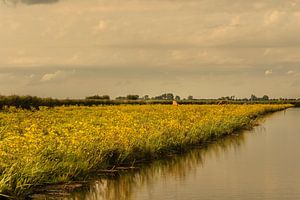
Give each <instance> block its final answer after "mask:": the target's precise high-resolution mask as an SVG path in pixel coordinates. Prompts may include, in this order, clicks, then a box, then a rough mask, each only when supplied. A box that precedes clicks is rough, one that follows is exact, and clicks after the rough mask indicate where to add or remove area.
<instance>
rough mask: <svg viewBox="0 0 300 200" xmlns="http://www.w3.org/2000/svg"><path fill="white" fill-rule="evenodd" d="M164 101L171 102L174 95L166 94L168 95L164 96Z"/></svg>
mask: <svg viewBox="0 0 300 200" xmlns="http://www.w3.org/2000/svg"><path fill="white" fill-rule="evenodd" d="M166 99H167V100H173V99H174V95H173V94H172V93H168V94H166Z"/></svg>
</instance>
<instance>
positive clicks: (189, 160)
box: [60, 108, 300, 200]
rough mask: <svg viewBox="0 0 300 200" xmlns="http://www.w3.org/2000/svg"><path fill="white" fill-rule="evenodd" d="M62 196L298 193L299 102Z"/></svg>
mask: <svg viewBox="0 0 300 200" xmlns="http://www.w3.org/2000/svg"><path fill="white" fill-rule="evenodd" d="M60 199H61V198H60ZM62 199H66V200H71V199H72V200H73V199H74V200H183V199H184V200H201V199H203V200H215V199H223V200H233V199H243V200H248V199H249V200H250V199H251V200H253V199H254V200H255V199H270V200H271V199H272V200H277V199H278V200H283V199H285V200H286V199H291V200H294V199H300V108H292V109H288V110H286V111H282V112H277V113H275V114H272V115H270V116H267V117H266V118H264V119H263V120H262V121H261V122H260V125H259V126H256V127H255V128H253V129H252V130H249V131H244V132H243V133H241V134H239V135H234V136H230V137H228V138H226V139H223V140H221V141H218V142H215V143H213V144H210V145H208V146H207V147H205V148H201V149H200V148H199V149H193V150H191V151H189V152H187V153H186V154H184V155H176V156H173V157H171V158H170V159H166V160H159V161H155V162H153V163H151V164H149V165H148V166H144V167H142V168H141V170H139V171H137V172H130V173H124V174H121V175H120V176H118V177H112V178H103V179H99V180H96V181H93V182H92V184H91V185H90V187H89V188H88V189H85V190H82V191H77V192H74V193H72V194H71V196H67V197H63V198H62Z"/></svg>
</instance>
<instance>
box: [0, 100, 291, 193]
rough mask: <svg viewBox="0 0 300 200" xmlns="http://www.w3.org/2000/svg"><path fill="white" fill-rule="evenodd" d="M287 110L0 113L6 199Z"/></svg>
mask: <svg viewBox="0 0 300 200" xmlns="http://www.w3.org/2000/svg"><path fill="white" fill-rule="evenodd" d="M291 106H292V105H290V104H281V105H275V104H274V105H266V104H264V105H262V104H257V105H180V106H171V105H121V106H92V107H85V106H81V107H79V106H69V107H64V106H61V107H54V108H47V107H40V108H39V110H23V109H17V108H14V107H10V108H5V109H4V110H2V111H1V112H0V196H4V195H9V196H10V195H11V196H20V195H25V194H28V193H29V192H30V191H31V190H32V188H34V187H36V186H39V185H44V184H53V183H63V182H68V181H72V180H84V179H86V178H87V177H88V176H89V175H90V174H91V172H95V171H97V170H101V169H108V168H111V167H112V166H114V165H116V166H118V165H121V164H124V163H132V164H134V162H136V161H139V160H145V159H146V160H151V159H156V158H162V157H164V156H166V155H168V154H172V153H178V152H181V151H184V150H185V149H188V148H191V147H192V146H193V145H199V144H204V143H207V142H209V141H211V140H213V139H217V138H218V137H223V136H226V135H228V134H232V133H233V132H235V131H238V130H241V129H244V128H249V127H252V126H253V125H254V124H255V123H256V122H257V119H258V118H259V117H260V116H263V115H265V114H267V113H270V112H275V111H279V110H283V109H286V108H288V107H291Z"/></svg>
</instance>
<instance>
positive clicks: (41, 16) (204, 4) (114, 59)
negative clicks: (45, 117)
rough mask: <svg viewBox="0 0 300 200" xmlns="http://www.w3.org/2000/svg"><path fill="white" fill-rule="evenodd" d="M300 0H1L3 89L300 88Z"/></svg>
mask: <svg viewBox="0 0 300 200" xmlns="http://www.w3.org/2000/svg"><path fill="white" fill-rule="evenodd" d="M299 35H300V0H251V1H247V0H235V1H232V0H84V1H82V0H0V94H2V95H11V94H19V95H27V94H28V95H37V96H41V97H55V98H67V97H68V98H84V97H85V96H89V95H94V94H100V95H104V94H108V95H110V96H112V97H116V96H123V95H127V94H139V95H141V96H142V95H146V94H147V95H150V96H157V95H160V94H162V93H166V92H172V93H174V94H177V95H180V96H181V97H187V96H188V95H193V96H194V98H218V97H221V96H232V95H234V96H236V97H240V98H243V97H249V96H250V95H251V94H255V95H256V96H262V95H265V94H267V95H269V96H270V97H273V98H279V97H289V98H299V97H300V37H299Z"/></svg>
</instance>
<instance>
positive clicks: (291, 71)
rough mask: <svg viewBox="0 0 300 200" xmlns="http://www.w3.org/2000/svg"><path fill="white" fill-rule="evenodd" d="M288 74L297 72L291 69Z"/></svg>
mask: <svg viewBox="0 0 300 200" xmlns="http://www.w3.org/2000/svg"><path fill="white" fill-rule="evenodd" d="M286 74H289V75H291V74H295V71H293V70H289V71H288V72H287V73H286Z"/></svg>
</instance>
